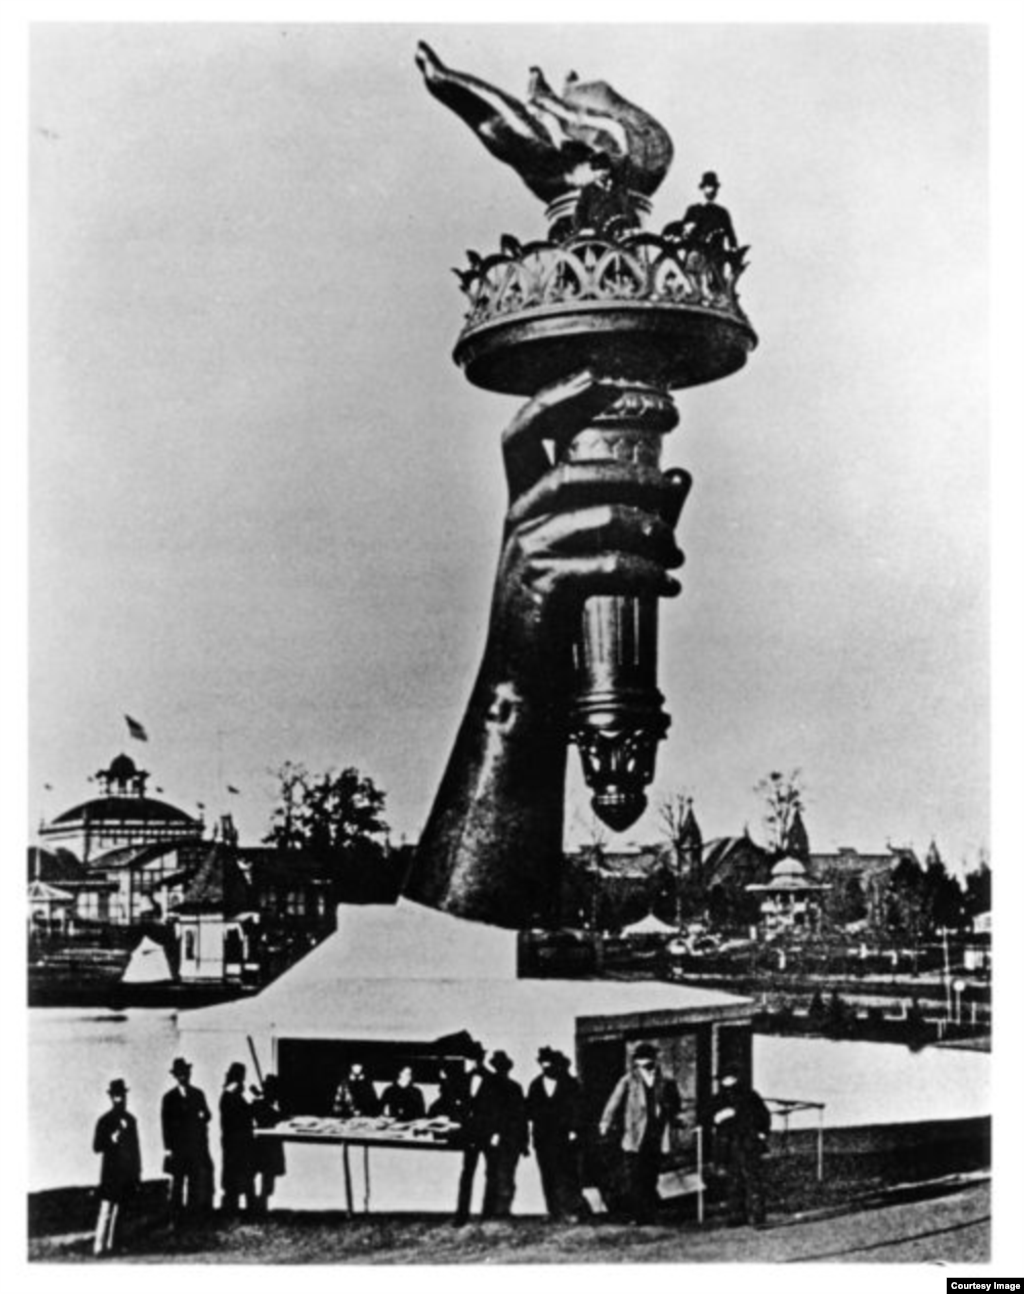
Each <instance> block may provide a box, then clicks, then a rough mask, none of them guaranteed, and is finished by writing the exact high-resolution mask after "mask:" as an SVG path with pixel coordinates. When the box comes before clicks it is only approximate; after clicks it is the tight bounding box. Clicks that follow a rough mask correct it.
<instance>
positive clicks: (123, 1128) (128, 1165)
mask: <svg viewBox="0 0 1024 1294" xmlns="http://www.w3.org/2000/svg"><path fill="white" fill-rule="evenodd" d="M107 1095H108V1096H109V1097H110V1109H109V1110H107V1112H106V1113H105V1114H102V1115H100V1118H99V1120H98V1122H97V1124H96V1131H95V1133H94V1134H93V1139H92V1148H93V1150H94V1151H95V1152H96V1154H97V1155H102V1156H103V1158H102V1159H101V1160H100V1186H99V1192H98V1194H99V1200H100V1212H99V1217H98V1218H97V1220H96V1239H95V1241H94V1243H93V1253H94V1254H97V1255H99V1254H105V1253H109V1252H110V1251H111V1250H112V1249H113V1248H114V1238H115V1230H116V1227H117V1220H118V1213H119V1212H120V1208H121V1205H122V1204H123V1203H124V1201H125V1200H126V1199H127V1197H128V1196H129V1195H131V1194H132V1192H133V1191H135V1190H136V1189H137V1188H138V1185H139V1182H140V1180H141V1178H142V1157H141V1155H140V1154H139V1129H138V1125H137V1124H136V1122H135V1116H134V1115H133V1114H129V1113H128V1088H127V1087H126V1086H125V1082H124V1079H123V1078H115V1079H113V1080H112V1081H111V1083H110V1086H109V1087H108V1088H107Z"/></svg>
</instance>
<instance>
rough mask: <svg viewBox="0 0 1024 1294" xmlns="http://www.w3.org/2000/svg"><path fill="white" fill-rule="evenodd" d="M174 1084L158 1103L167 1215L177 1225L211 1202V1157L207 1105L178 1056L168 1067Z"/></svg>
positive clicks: (188, 1069)
mask: <svg viewBox="0 0 1024 1294" xmlns="http://www.w3.org/2000/svg"><path fill="white" fill-rule="evenodd" d="M171 1074H172V1076H173V1078H174V1086H173V1087H172V1088H171V1090H170V1091H169V1092H166V1093H165V1094H164V1098H163V1101H162V1102H161V1104H160V1128H161V1131H162V1133H163V1139H164V1151H165V1154H164V1172H166V1173H167V1174H168V1175H169V1176H170V1179H171V1218H172V1220H173V1222H174V1224H175V1225H179V1224H180V1223H181V1221H182V1220H183V1218H184V1215H185V1214H186V1213H188V1214H189V1215H191V1216H193V1217H196V1216H199V1215H201V1214H204V1213H205V1212H206V1211H207V1210H208V1209H209V1208H210V1206H211V1204H212V1202H213V1160H212V1159H211V1158H210V1146H209V1132H208V1128H209V1123H210V1107H209V1106H208V1105H207V1103H206V1096H205V1095H204V1094H203V1092H201V1091H200V1089H199V1088H198V1087H193V1086H192V1082H191V1079H192V1066H191V1065H190V1064H189V1063H188V1061H187V1060H184V1059H183V1058H182V1057H180V1056H179V1057H178V1059H177V1060H175V1062H174V1064H173V1065H172V1066H171Z"/></svg>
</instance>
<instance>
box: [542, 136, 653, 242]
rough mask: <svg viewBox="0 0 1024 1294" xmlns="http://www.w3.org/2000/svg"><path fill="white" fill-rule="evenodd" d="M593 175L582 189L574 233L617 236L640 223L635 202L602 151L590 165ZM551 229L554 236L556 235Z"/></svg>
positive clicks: (574, 223) (577, 204)
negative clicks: (619, 182) (618, 180)
mask: <svg viewBox="0 0 1024 1294" xmlns="http://www.w3.org/2000/svg"><path fill="white" fill-rule="evenodd" d="M587 169H588V170H589V172H590V175H591V177H592V178H590V179H589V180H588V182H587V183H585V184H584V185H583V186H582V188H581V189H580V196H579V201H578V202H577V203H576V210H575V212H574V214H573V219H572V232H573V233H575V234H596V235H598V236H599V237H603V238H612V239H614V238H618V237H620V236H621V235H622V234H624V233H628V232H629V230H631V229H636V228H637V226H638V225H639V224H640V218H639V215H638V213H637V209H636V204H635V203H634V202H633V201H632V200H631V198H630V196H629V192H628V190H627V189H626V188H625V187H624V186H623V185H621V184H618V183H616V180H615V176H614V174H613V172H612V164H611V161H610V160H609V159H608V158H607V157H605V156H604V155H603V154H599V155H598V156H597V157H595V158H594V159H593V160H592V161H591V162H590V163H589V166H588V168H587ZM554 236H555V235H554V231H552V237H554Z"/></svg>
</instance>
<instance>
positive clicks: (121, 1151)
mask: <svg viewBox="0 0 1024 1294" xmlns="http://www.w3.org/2000/svg"><path fill="white" fill-rule="evenodd" d="M171 1077H172V1078H173V1079H174V1085H173V1087H171V1088H170V1089H169V1091H167V1092H166V1093H165V1094H164V1097H163V1100H162V1101H161V1103H160V1128H161V1132H162V1135H163V1145H164V1160H163V1170H164V1172H165V1173H166V1174H167V1176H168V1177H169V1178H170V1182H171V1192H170V1209H171V1223H172V1225H173V1226H174V1227H176V1228H177V1227H181V1226H182V1225H184V1224H185V1223H186V1222H189V1221H199V1220H201V1219H203V1218H204V1217H206V1216H208V1215H209V1213H210V1212H211V1210H212V1208H213V1200H214V1168H213V1158H212V1156H211V1154H210V1139H209V1124H210V1121H211V1113H210V1107H209V1104H208V1102H207V1099H206V1094H205V1093H204V1092H203V1091H202V1089H201V1088H198V1087H194V1086H193V1084H192V1066H191V1065H190V1064H189V1062H188V1061H187V1060H185V1059H184V1058H183V1057H178V1059H176V1060H175V1061H174V1063H173V1064H172V1065H171ZM245 1078H246V1070H245V1066H244V1065H243V1064H242V1063H241V1062H239V1061H235V1062H234V1063H233V1064H231V1065H230V1066H229V1067H228V1070H227V1073H226V1074H225V1077H224V1087H223V1090H222V1092H221V1096H220V1135H221V1212H222V1213H223V1214H224V1215H225V1216H230V1215H231V1214H233V1213H236V1212H237V1211H238V1209H239V1207H240V1205H241V1203H242V1201H243V1200H244V1201H245V1205H246V1208H247V1210H248V1211H250V1212H253V1213H265V1212H266V1209H267V1205H268V1202H269V1199H270V1197H271V1195H272V1194H273V1193H274V1185H275V1182H276V1180H277V1178H278V1177H280V1176H281V1175H282V1174H283V1173H284V1171H285V1162H284V1151H283V1148H282V1146H281V1144H280V1142H276V1141H273V1140H261V1139H258V1138H257V1137H256V1136H255V1132H256V1129H257V1128H260V1127H266V1128H269V1127H273V1126H274V1124H276V1123H278V1122H280V1120H281V1117H282V1114H281V1106H280V1101H279V1098H278V1085H277V1079H276V1077H275V1076H274V1075H273V1074H268V1075H267V1076H266V1078H265V1079H264V1080H263V1083H262V1085H261V1086H260V1087H250V1088H249V1089H248V1091H247V1090H246V1085H245ZM107 1094H108V1096H109V1097H110V1109H109V1110H107V1111H106V1113H105V1114H103V1115H101V1116H100V1119H99V1121H98V1122H97V1124H96V1130H95V1133H94V1136H93V1150H94V1151H95V1152H96V1153H97V1154H98V1155H100V1156H101V1168H100V1184H99V1191H98V1194H99V1200H100V1208H99V1216H98V1218H97V1223H96V1234H95V1238H94V1241H93V1252H94V1253H95V1254H97V1255H102V1254H105V1253H109V1252H110V1251H111V1250H113V1249H114V1248H115V1245H116V1239H117V1224H118V1220H119V1215H120V1211H121V1207H122V1205H123V1204H124V1203H125V1201H126V1200H127V1199H128V1198H129V1197H130V1196H131V1195H132V1194H133V1193H134V1192H135V1191H136V1190H137V1189H138V1186H139V1183H140V1181H141V1177H142V1157H141V1154H140V1152H139V1131H138V1123H137V1121H136V1119H135V1116H134V1115H133V1114H131V1113H130V1112H129V1111H128V1087H127V1085H126V1083H125V1081H124V1079H121V1078H115V1079H114V1080H113V1081H112V1082H111V1083H110V1086H109V1087H108V1088H107Z"/></svg>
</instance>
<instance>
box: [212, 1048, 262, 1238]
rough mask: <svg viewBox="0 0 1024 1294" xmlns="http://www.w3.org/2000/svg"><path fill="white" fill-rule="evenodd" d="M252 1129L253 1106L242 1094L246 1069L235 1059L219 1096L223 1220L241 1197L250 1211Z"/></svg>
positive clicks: (253, 1153)
mask: <svg viewBox="0 0 1024 1294" xmlns="http://www.w3.org/2000/svg"><path fill="white" fill-rule="evenodd" d="M254 1127H255V1120H254V1119H253V1113H252V1106H251V1105H250V1104H249V1101H248V1099H247V1097H246V1095H245V1066H244V1065H243V1064H242V1063H241V1061H238V1060H236V1061H234V1062H233V1063H232V1064H231V1065H229V1066H228V1072H227V1074H225V1076H224V1089H223V1091H222V1092H221V1094H220V1148H221V1163H220V1174H221V1177H220V1184H221V1191H222V1195H221V1204H220V1208H221V1212H222V1213H223V1214H224V1215H225V1216H226V1217H230V1216H231V1215H232V1214H234V1213H237V1212H238V1209H239V1205H240V1204H241V1201H242V1199H243V1198H244V1199H245V1207H246V1209H247V1210H248V1209H251V1208H252V1197H253V1177H254V1173H255V1167H256V1147H255V1139H254V1137H253V1129H254Z"/></svg>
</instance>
